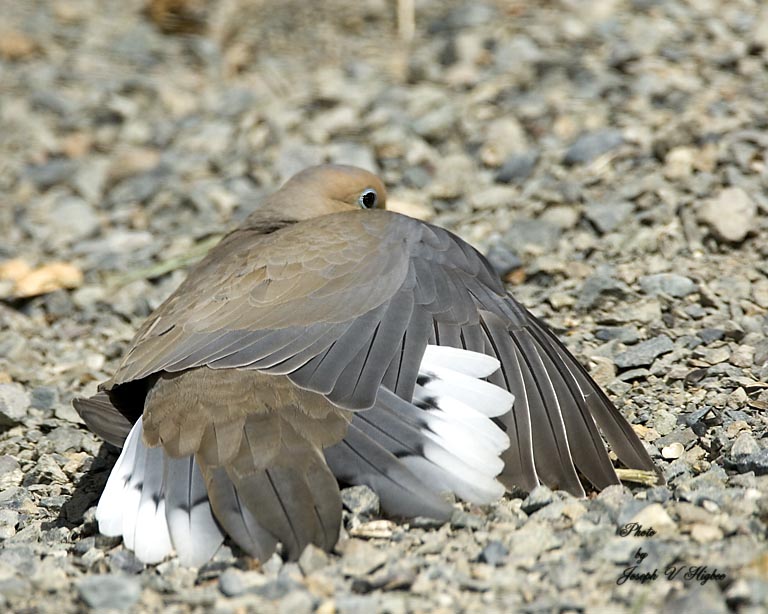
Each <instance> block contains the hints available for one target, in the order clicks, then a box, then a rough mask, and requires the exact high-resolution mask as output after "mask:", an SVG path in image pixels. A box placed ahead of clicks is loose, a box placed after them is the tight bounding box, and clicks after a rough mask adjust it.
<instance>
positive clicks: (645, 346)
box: [613, 335, 675, 369]
mask: <svg viewBox="0 0 768 614" xmlns="http://www.w3.org/2000/svg"><path fill="white" fill-rule="evenodd" d="M674 347H675V345H674V343H672V340H671V339H670V338H669V337H667V336H666V335H658V336H656V337H654V338H653V339H648V340H647V341H642V342H641V343H638V344H637V345H635V346H632V347H630V348H629V349H627V350H624V351H623V352H620V353H619V354H617V355H616V356H614V358H613V361H614V363H616V366H617V367H619V368H620V369H628V368H630V367H645V366H648V365H650V364H652V363H653V361H654V360H655V359H656V358H658V357H659V356H662V355H663V354H667V353H669V352H671V351H672V350H673V349H674Z"/></svg>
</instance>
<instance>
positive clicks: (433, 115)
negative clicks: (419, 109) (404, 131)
mask: <svg viewBox="0 0 768 614" xmlns="http://www.w3.org/2000/svg"><path fill="white" fill-rule="evenodd" d="M455 123H456V112H455V110H454V109H453V107H452V106H451V105H447V104H446V105H441V106H440V107H438V108H437V109H434V110H432V111H430V112H429V113H427V114H426V115H423V116H422V117H420V118H418V119H417V120H416V121H414V122H413V130H414V132H416V134H418V135H419V136H421V137H423V138H424V139H426V140H428V141H441V140H443V139H444V138H446V137H447V136H449V135H450V133H451V131H452V130H453V126H454V125H455Z"/></svg>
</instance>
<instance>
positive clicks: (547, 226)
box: [504, 218, 562, 254]
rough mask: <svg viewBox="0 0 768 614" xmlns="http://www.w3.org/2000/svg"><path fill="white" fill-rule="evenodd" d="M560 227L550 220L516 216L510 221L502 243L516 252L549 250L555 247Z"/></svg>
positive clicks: (560, 232) (558, 239)
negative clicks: (510, 223)
mask: <svg viewBox="0 0 768 614" xmlns="http://www.w3.org/2000/svg"><path fill="white" fill-rule="evenodd" d="M561 234H562V229H560V228H558V227H557V226H555V225H554V224H552V223H550V222H546V221H544V220H537V219H529V218H518V219H517V220H515V221H514V222H512V226H511V227H510V229H509V231H508V232H507V234H506V235H505V236H504V243H505V244H506V245H507V246H509V248H510V249H511V250H512V251H514V252H516V253H518V254H519V253H522V252H526V251H530V252H533V253H541V252H550V251H553V250H554V249H556V248H557V244H558V242H559V241H560V235H561Z"/></svg>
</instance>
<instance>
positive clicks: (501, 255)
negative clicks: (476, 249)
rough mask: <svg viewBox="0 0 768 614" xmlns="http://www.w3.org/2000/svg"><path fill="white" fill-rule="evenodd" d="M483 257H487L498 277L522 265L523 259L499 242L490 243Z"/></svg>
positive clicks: (504, 275)
mask: <svg viewBox="0 0 768 614" xmlns="http://www.w3.org/2000/svg"><path fill="white" fill-rule="evenodd" d="M485 257H486V258H488V261H489V262H490V263H491V266H493V268H494V270H495V271H496V273H498V274H499V277H506V276H507V275H508V274H509V273H511V272H512V271H514V270H515V269H519V268H520V267H521V266H522V265H523V261H522V260H520V258H519V257H518V256H517V255H516V254H515V253H514V252H512V251H510V250H509V249H507V248H506V247H505V246H504V245H502V244H499V243H495V244H494V245H491V247H490V249H489V250H488V253H487V254H486V255H485Z"/></svg>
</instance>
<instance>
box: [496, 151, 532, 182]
mask: <svg viewBox="0 0 768 614" xmlns="http://www.w3.org/2000/svg"><path fill="white" fill-rule="evenodd" d="M539 156H540V154H539V152H538V150H532V151H528V152H525V153H515V154H512V155H510V156H509V157H508V158H507V159H506V160H504V162H503V163H502V165H501V168H499V170H498V171H497V173H496V181H497V182H498V183H523V182H524V181H525V180H526V179H528V177H530V176H531V175H532V174H533V171H534V170H535V169H536V164H537V163H538V161H539Z"/></svg>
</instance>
